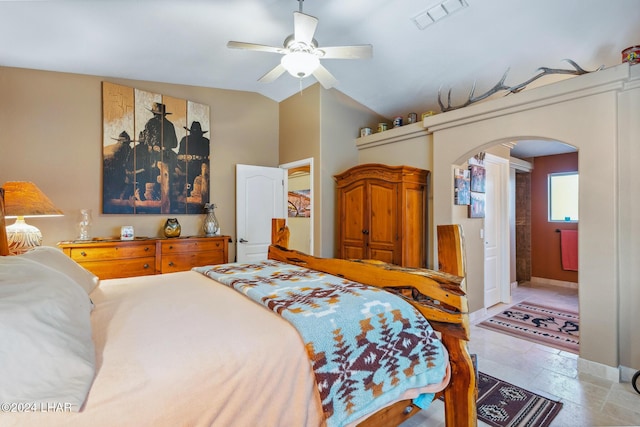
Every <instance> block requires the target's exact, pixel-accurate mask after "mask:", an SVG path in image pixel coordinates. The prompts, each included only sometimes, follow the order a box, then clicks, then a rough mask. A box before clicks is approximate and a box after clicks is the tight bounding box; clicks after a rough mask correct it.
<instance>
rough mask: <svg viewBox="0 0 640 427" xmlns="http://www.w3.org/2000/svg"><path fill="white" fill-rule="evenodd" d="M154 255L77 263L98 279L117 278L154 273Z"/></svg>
mask: <svg viewBox="0 0 640 427" xmlns="http://www.w3.org/2000/svg"><path fill="white" fill-rule="evenodd" d="M155 263H156V258H155V257H154V256H151V257H146V258H129V259H118V260H112V261H86V262H80V263H79V264H80V265H81V266H83V267H84V268H86V269H87V270H89V271H90V272H92V273H93V274H95V275H96V276H98V277H99V278H100V279H117V278H120V277H132V276H148V275H151V274H156V268H155V265H156V264H155Z"/></svg>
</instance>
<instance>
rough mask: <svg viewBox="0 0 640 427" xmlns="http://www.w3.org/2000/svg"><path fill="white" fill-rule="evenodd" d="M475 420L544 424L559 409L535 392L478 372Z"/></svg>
mask: <svg viewBox="0 0 640 427" xmlns="http://www.w3.org/2000/svg"><path fill="white" fill-rule="evenodd" d="M477 408H478V420H480V421H483V422H485V423H487V424H489V425H491V426H495V427H525V426H528V427H547V426H548V425H549V424H550V423H551V421H552V420H553V419H554V418H555V416H556V415H558V412H560V409H562V402H556V401H553V400H550V399H547V398H545V397H542V396H540V395H538V394H535V393H532V392H530V391H527V390H525V389H523V388H520V387H517V386H515V385H513V384H509V383H507V382H504V381H501V380H499V379H497V378H494V377H492V376H490V375H487V374H484V373H482V372H479V373H478V402H477Z"/></svg>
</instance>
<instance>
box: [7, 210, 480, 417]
mask: <svg viewBox="0 0 640 427" xmlns="http://www.w3.org/2000/svg"><path fill="white" fill-rule="evenodd" d="M4 225H5V224H4V215H3V205H2V202H1V198H0V255H7V254H8V250H7V244H6V236H5V235H4V230H5V229H4ZM438 234H439V239H438V240H439V246H442V247H441V248H440V249H439V254H440V263H441V267H440V269H441V270H443V272H435V271H430V270H416V269H404V268H400V267H397V266H392V265H387V264H383V263H379V262H375V261H346V260H337V259H321V258H315V257H311V256H308V255H305V254H302V253H299V252H296V251H290V250H288V249H286V241H287V229H286V226H285V225H284V220H274V228H273V241H274V244H273V245H272V246H271V247H270V249H269V260H267V261H265V262H264V263H263V264H260V265H258V266H257V267H256V266H247V265H238V264H225V265H222V266H205V267H203V268H200V269H199V271H197V269H196V270H194V271H186V272H178V273H169V274H162V275H155V276H144V277H136V278H127V279H110V280H103V281H101V282H100V283H98V280H97V279H96V278H95V276H93V275H91V274H90V273H89V272H87V271H86V270H84V269H82V268H81V267H79V266H78V265H77V264H75V263H74V262H73V261H71V260H70V259H69V258H67V257H66V256H64V255H63V254H62V252H60V251H58V250H57V249H55V248H46V247H40V248H37V249H35V250H32V251H30V252H28V253H27V254H24V255H19V256H2V257H0V265H1V267H0V340H3V345H2V348H1V349H0V377H2V378H3V379H2V381H3V386H2V387H1V388H0V405H1V409H2V412H3V413H1V414H0V426H21V427H22V426H41V425H47V426H92V427H93V426H114V425H132V426H133V425H135V426H254V425H255V426H257V425H260V426H292V427H293V426H296V427H297V426H321V425H327V426H334V425H335V426H338V425H339V426H341V425H360V426H394V425H398V424H400V423H401V422H403V421H404V420H406V419H408V418H409V417H411V416H412V415H414V414H415V413H416V412H418V411H419V410H420V406H428V404H429V402H430V401H431V399H432V398H433V397H434V395H435V396H443V398H444V402H445V413H446V422H447V425H448V426H450V427H453V426H455V427H458V426H473V425H476V411H475V393H476V391H475V390H476V385H475V373H474V368H473V364H472V361H471V358H470V356H469V354H468V352H467V348H466V341H467V340H468V337H469V336H468V334H469V323H468V315H467V305H466V297H465V294H464V277H461V276H463V269H464V264H463V258H462V251H461V240H462V239H461V233H460V229H459V228H457V227H454V226H446V227H439V230H438ZM449 243H451V244H449ZM214 267H215V268H214ZM272 270H273V271H275V272H276V273H277V274H278V275H279V276H278V277H279V278H283V277H285V276H286V277H285V279H282V280H285V281H284V282H283V284H284V287H283V288H282V289H284V291H278V292H275V293H278V295H284V294H286V295H289V296H290V294H291V292H289V291H288V290H287V289H288V288H290V287H291V286H293V285H295V286H294V287H296V286H297V287H303V288H305V289H307V288H309V289H313V290H314V292H315V293H323V294H327V293H329V294H331V295H330V299H331V300H332V303H331V304H330V305H329V306H327V307H328V308H327V307H320V306H317V304H316V303H315V301H316V300H314V302H313V303H309V297H308V296H305V297H304V298H302V297H300V296H296V297H295V298H293V297H292V298H293V299H295V301H293V302H283V301H285V300H283V299H274V298H272V295H271V294H270V293H273V292H271V291H270V289H271V288H269V286H272V285H273V282H274V279H273V271H272ZM447 271H448V272H449V273H455V274H457V275H454V274H448V273H446V272H447ZM263 273H264V274H265V275H264V276H260V274H263ZM266 274H269V276H267V275H266ZM329 275H331V276H329ZM305 278H306V279H305ZM278 280H280V279H278ZM292 280H293V282H291V281H292ZM301 280H310V282H301ZM330 281H335V282H336V283H337V286H338V288H337V289H340V292H341V293H349V297H354V298H355V297H360V296H361V295H362V296H363V297H364V296H366V295H368V294H367V292H373V294H372V295H374V297H373V299H369V300H368V302H366V303H363V304H364V305H363V306H366V310H371V313H369V314H367V316H366V319H364V320H362V319H361V320H359V321H358V322H359V323H358V327H357V328H355V332H353V333H352V335H353V337H354V339H355V341H354V342H355V343H356V344H358V345H361V347H353V343H347V338H345V337H347V336H349V334H350V333H351V332H347V330H348V329H350V326H348V325H347V326H346V327H345V326H343V327H342V328H335V327H334V328H333V329H329V330H323V329H322V328H320V327H319V326H318V327H312V328H311V331H310V332H301V330H299V329H296V327H298V326H296V325H297V324H296V322H300V321H299V320H298V321H295V320H292V319H290V318H288V317H286V316H285V315H284V314H282V313H283V312H285V313H286V312H299V314H300V317H301V318H304V319H303V321H307V323H308V321H309V317H310V316H311V317H313V316H315V317H314V319H313V325H320V323H317V322H319V320H318V319H319V318H321V317H327V316H326V313H327V312H328V311H331V310H334V306H340V305H343V306H345V307H351V305H350V303H347V301H349V300H346V299H344V298H345V297H344V296H343V295H339V296H336V295H335V289H336V288H331V289H332V290H324V289H323V290H319V289H320V288H316V287H315V286H316V285H315V284H313V283H318V282H322V283H323V284H324V283H325V282H327V283H329V282H330ZM258 282H260V283H258ZM263 282H265V283H267V288H266V289H267V290H266V291H265V292H266V293H264V292H263V293H262V294H255V293H256V292H258V290H259V289H260V286H258V285H260V284H263ZM365 283H366V284H367V285H371V286H364V285H363V284H365ZM332 286H333V285H332ZM384 288H387V289H389V290H391V291H392V292H387V291H385V290H383V289H384ZM344 289H347V290H348V292H346V291H344ZM254 294H255V295H254ZM256 295H257V296H256ZM251 298H253V299H251ZM341 298H342V299H341ZM385 298H390V301H392V302H381V301H386V299H385ZM301 299H304V301H303V302H300V300H301ZM261 300H262V301H263V302H264V304H263V305H261V304H259V302H260V301H261ZM336 301H338V302H340V303H338V304H335V302H336ZM396 301H400V303H396ZM294 303H295V304H302V305H301V306H293V305H291V304H294ZM390 304H397V306H398V307H401V306H403V305H405V306H407V307H409V309H410V310H413V311H414V312H415V313H416V318H415V319H413V318H410V316H408V315H407V316H405V314H404V312H401V311H400V308H397V307H396V305H393V310H390V309H389V307H391V305H390ZM309 306H313V307H314V308H313V310H315V311H313V310H311V309H310V310H307V308H308V307H309ZM300 307H303V308H304V309H300ZM380 307H384V309H383V310H380V309H379V308H380ZM292 308H293V309H292ZM366 310H364V311H366ZM403 310H404V308H403ZM346 311H356V310H346ZM359 311H360V312H363V310H359ZM388 312H392V313H393V315H392V316H391V315H389V316H390V317H385V316H387V314H385V313H388ZM278 313H280V315H278ZM329 317H331V316H329ZM425 318H426V319H429V321H430V323H431V325H432V327H433V330H435V331H436V332H431V331H429V332H423V329H424V328H423V326H424V325H423V323H422V322H424V320H425ZM305 319H306V320H305ZM372 319H373V320H372ZM398 319H400V320H401V322H400V323H402V325H403V326H402V328H401V330H400V331H399V332H398V331H396V332H393V334H397V336H398V337H400V338H402V339H401V340H398V341H397V342H395V344H391V343H390V342H388V340H387V341H384V340H386V339H387V338H384V339H383V340H382V341H380V342H377V341H374V340H373V338H375V336H376V335H375V334H380V336H382V337H387V332H385V333H384V334H382V333H380V332H375V331H377V330H376V329H375V328H379V327H380V326H376V325H373V324H374V323H376V322H378V323H380V324H382V325H383V326H382V327H383V328H387V329H388V330H391V329H393V328H391V326H390V325H391V322H392V320H396V321H397V320H398ZM407 319H409V320H407ZM332 321H333V320H332ZM385 322H386V323H385ZM411 322H414V323H411ZM387 323H388V324H387ZM396 323H398V322H396ZM12 325H13V326H12ZM79 325H81V326H79ZM294 326H296V327H294ZM12 328H13V329H12ZM411 328H414V329H411ZM387 329H385V331H387ZM418 329H420V331H422V332H416V331H417V330H418ZM336 331H340V333H336ZM423 333H424V335H425V336H427V335H428V339H427V338H425V337H423V336H422V335H421V334H423ZM393 334H392V333H391V332H388V336H393ZM416 335H420V340H419V341H415V340H416V338H415V336H416ZM309 336H312V338H309ZM434 337H435V338H436V339H433V338H434ZM323 341H326V343H324V342H323ZM383 341H384V342H383ZM416 342H420V343H425V345H424V346H418V345H416V344H415V343H416ZM336 343H338V344H339V345H338V344H336ZM346 343H347V344H346ZM398 343H401V344H402V343H404V344H402V345H403V346H404V347H402V351H398V352H397V353H398V354H397V355H396V356H398V357H397V358H393V359H391V360H392V361H393V363H394V364H395V365H393V367H392V368H390V367H389V366H390V362H389V360H390V359H388V358H387V359H384V357H383V356H385V355H380V354H377V353H376V351H378V350H380V349H390V348H392V347H393V346H396V347H394V348H396V349H397V347H398V345H400V344H398ZM407 343H409V344H410V345H407ZM427 344H428V345H427ZM323 346H328V347H336V349H335V350H334V351H336V353H328V352H329V350H326V351H325V347H323ZM349 346H352V347H349ZM385 346H386V347H385ZM328 347H327V348H328ZM364 348H366V350H362V349H364ZM427 349H428V350H429V351H427ZM358 352H360V353H358ZM386 352H387V350H385V354H386ZM438 352H440V353H438ZM399 353H403V354H404V353H406V355H407V356H408V355H409V353H411V357H409V358H408V359H407V360H404V359H402V358H401V357H400V355H399ZM416 353H420V354H421V357H422V356H424V357H423V358H422V359H417V358H415V357H414V356H415V354H416ZM336 354H337V355H339V356H340V357H342V358H343V360H344V361H345V363H347V362H346V361H348V360H353V359H354V358H355V357H354V354H358V355H359V356H358V357H359V360H362V361H364V362H365V363H366V364H367V367H368V368H367V369H369V368H370V367H371V366H373V365H376V366H378V367H380V366H379V365H385V366H386V368H385V369H383V370H384V371H386V372H387V374H388V373H389V372H392V375H390V377H389V378H386V377H385V376H384V375H383V376H382V377H381V376H380V375H381V374H380V371H379V370H378V371H375V372H374V371H373V369H371V372H365V374H364V375H365V377H366V376H367V375H368V377H367V378H368V380H367V381H366V384H367V385H366V387H365V390H364V395H362V396H364V397H362V396H360V395H357V393H358V392H359V391H358V390H356V388H357V384H356V382H357V381H356V380H355V378H356V376H355V375H361V374H362V373H359V372H355V371H353V372H352V371H348V374H345V373H344V372H347V371H344V372H342V371H341V372H340V375H341V376H340V375H337V374H335V369H334V368H331V369H333V370H331V369H329V368H330V367H331V366H330V364H331V361H332V360H334V359H336V358H337V356H336ZM438 354H440V355H441V356H442V357H443V358H444V364H440V363H436V359H437V356H438ZM349 363H351V362H349ZM406 363H410V365H406ZM436 364H438V365H439V367H436V366H435V365H436ZM426 365H429V369H425V368H424V367H425V366H426ZM431 365H433V366H431ZM341 366H342V365H341ZM323 369H324V370H323ZM361 370H362V369H361ZM364 371H366V369H364ZM351 375H353V377H351ZM404 383H406V384H408V386H407V387H405V386H404V385H403V384H404ZM401 385H402V387H404V388H402V389H401V388H400V386H401ZM334 389H335V390H334Z"/></svg>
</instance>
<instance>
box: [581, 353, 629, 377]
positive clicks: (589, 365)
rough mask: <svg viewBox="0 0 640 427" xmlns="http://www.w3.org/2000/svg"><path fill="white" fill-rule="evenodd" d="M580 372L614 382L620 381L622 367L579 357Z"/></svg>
mask: <svg viewBox="0 0 640 427" xmlns="http://www.w3.org/2000/svg"><path fill="white" fill-rule="evenodd" d="M578 372H580V373H583V374H589V375H591V376H594V377H597V378H602V379H605V380H608V381H614V382H620V377H621V371H620V369H618V368H613V367H611V366H608V365H603V364H602V363H598V362H592V361H591V360H587V359H583V358H581V357H578Z"/></svg>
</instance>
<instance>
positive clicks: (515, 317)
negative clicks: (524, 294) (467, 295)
mask: <svg viewBox="0 0 640 427" xmlns="http://www.w3.org/2000/svg"><path fill="white" fill-rule="evenodd" d="M477 326H480V327H483V328H486V329H491V330H494V331H497V332H502V333H505V334H509V335H512V336H514V337H517V338H522V339H525V340H528V341H533V342H536V343H539V344H543V345H548V346H550V347H554V348H557V349H560V350H565V351H569V352H571V353H575V354H578V353H579V350H580V345H579V338H580V330H579V329H580V328H579V318H578V313H577V312H574V311H571V310H567V309H558V308H554V307H549V306H545V305H542V304H538V303H533V302H526V301H525V302H521V303H519V304H515V305H513V306H511V307H509V308H507V309H506V310H504V311H503V312H502V313H499V314H496V315H495V316H493V317H491V318H489V319H487V320H485V321H482V322H480V323H478V324H477Z"/></svg>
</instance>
